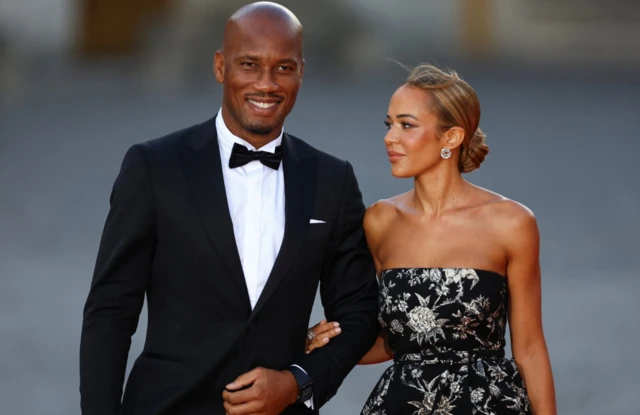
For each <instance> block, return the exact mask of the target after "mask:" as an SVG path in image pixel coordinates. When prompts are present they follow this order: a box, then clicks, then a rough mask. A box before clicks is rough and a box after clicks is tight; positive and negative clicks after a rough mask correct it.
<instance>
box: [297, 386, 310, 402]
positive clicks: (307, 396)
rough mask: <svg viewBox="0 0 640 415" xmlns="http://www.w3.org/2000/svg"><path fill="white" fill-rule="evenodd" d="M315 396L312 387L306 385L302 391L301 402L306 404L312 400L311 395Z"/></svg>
mask: <svg viewBox="0 0 640 415" xmlns="http://www.w3.org/2000/svg"><path fill="white" fill-rule="evenodd" d="M312 394H313V389H312V388H311V385H305V387H304V388H303V389H302V391H300V402H306V401H308V400H309V399H311V395H312Z"/></svg>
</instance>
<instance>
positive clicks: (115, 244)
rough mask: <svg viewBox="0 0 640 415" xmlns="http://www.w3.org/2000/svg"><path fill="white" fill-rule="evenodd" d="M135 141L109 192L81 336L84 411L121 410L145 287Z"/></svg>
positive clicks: (146, 241)
mask: <svg viewBox="0 0 640 415" xmlns="http://www.w3.org/2000/svg"><path fill="white" fill-rule="evenodd" d="M153 199H154V198H153V191H152V186H151V180H150V175H149V169H148V165H147V162H146V160H145V158H144V154H143V152H142V148H141V146H139V145H136V146H133V147H131V148H130V149H129V150H128V151H127V153H126V155H125V157H124V160H123V162H122V166H121V169H120V173H119V174H118V176H117V178H116V180H115V183H114V186H113V190H112V193H111V198H110V210H109V213H108V216H107V219H106V223H105V226H104V230H103V233H102V238H101V242H100V248H99V251H98V256H97V260H96V265H95V270H94V274H93V280H92V283H91V288H90V291H89V295H88V298H87V301H86V304H85V308H84V316H83V322H82V334H81V341H80V396H81V408H82V414H83V415H116V414H119V413H120V406H121V398H122V389H123V383H124V375H125V370H126V364H127V356H128V353H129V348H130V345H131V336H132V335H133V334H134V333H135V331H136V329H137V326H138V318H139V315H140V311H141V309H142V305H143V302H144V295H145V290H146V289H147V288H148V285H149V281H150V274H151V266H152V260H153V254H154V244H155V227H154V226H155V225H154V216H155V212H154V201H153Z"/></svg>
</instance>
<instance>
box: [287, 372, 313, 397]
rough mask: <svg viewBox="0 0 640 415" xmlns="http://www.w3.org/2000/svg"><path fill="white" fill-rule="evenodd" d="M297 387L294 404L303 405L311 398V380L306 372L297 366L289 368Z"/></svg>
mask: <svg viewBox="0 0 640 415" xmlns="http://www.w3.org/2000/svg"><path fill="white" fill-rule="evenodd" d="M289 371H290V372H291V374H292V375H293V377H294V379H295V382H296V385H297V388H298V389H297V396H296V402H298V403H303V402H307V401H309V400H310V399H311V398H312V396H313V380H312V379H311V377H310V376H309V375H308V374H307V372H306V371H305V370H304V369H302V368H301V367H299V366H297V365H292V366H290V367H289Z"/></svg>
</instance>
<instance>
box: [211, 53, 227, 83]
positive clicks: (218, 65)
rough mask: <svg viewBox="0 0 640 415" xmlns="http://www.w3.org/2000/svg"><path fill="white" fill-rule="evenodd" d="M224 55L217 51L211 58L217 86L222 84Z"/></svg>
mask: <svg viewBox="0 0 640 415" xmlns="http://www.w3.org/2000/svg"><path fill="white" fill-rule="evenodd" d="M224 65H225V61H224V55H223V54H222V52H221V51H219V50H217V51H216V54H215V56H214V57H213V73H214V75H215V76H216V81H218V83H219V84H222V83H224Z"/></svg>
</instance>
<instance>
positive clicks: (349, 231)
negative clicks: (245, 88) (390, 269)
mask: <svg viewBox="0 0 640 415" xmlns="http://www.w3.org/2000/svg"><path fill="white" fill-rule="evenodd" d="M342 192H343V196H342V208H341V212H340V215H339V218H338V221H337V224H336V225H337V226H336V228H335V230H334V236H333V241H332V242H333V246H332V250H331V252H332V254H331V257H330V258H329V259H328V261H327V262H326V266H325V269H324V270H323V275H322V279H321V282H320V295H321V299H322V305H323V307H324V311H325V316H326V317H327V319H328V320H329V321H338V322H339V323H340V328H341V329H342V333H341V334H340V335H339V336H337V337H335V338H333V339H332V340H331V342H329V343H328V344H327V345H326V346H324V347H321V348H319V349H315V350H314V351H313V352H312V353H310V354H309V355H306V356H304V357H303V358H302V359H300V361H298V362H296V363H297V364H298V365H299V366H300V367H302V368H303V369H304V370H305V371H306V372H307V373H308V374H309V376H310V377H311V379H312V380H313V382H314V386H313V399H314V408H315V409H319V408H320V407H321V406H322V405H324V404H325V403H326V402H327V401H328V400H329V399H331V397H333V396H334V395H335V394H336V392H337V390H338V387H339V386H340V385H341V384H342V381H343V380H344V378H345V377H346V376H347V375H348V374H349V372H350V371H351V370H352V369H353V368H354V366H355V365H357V364H358V362H359V361H360V359H361V358H362V357H363V356H364V355H365V354H366V353H367V352H368V351H369V350H370V349H371V347H372V346H373V344H374V343H375V340H376V338H377V336H378V334H379V331H380V326H379V324H378V322H377V292H378V282H377V279H376V272H375V266H374V263H373V259H372V257H371V254H370V252H369V249H368V247H367V243H366V239H365V234H364V229H363V219H364V212H365V207H364V204H363V203H362V195H361V193H360V190H359V188H358V183H357V180H356V177H355V175H354V172H353V168H352V167H351V165H350V164H349V163H348V162H347V163H346V171H345V180H344V186H343V189H342Z"/></svg>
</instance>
